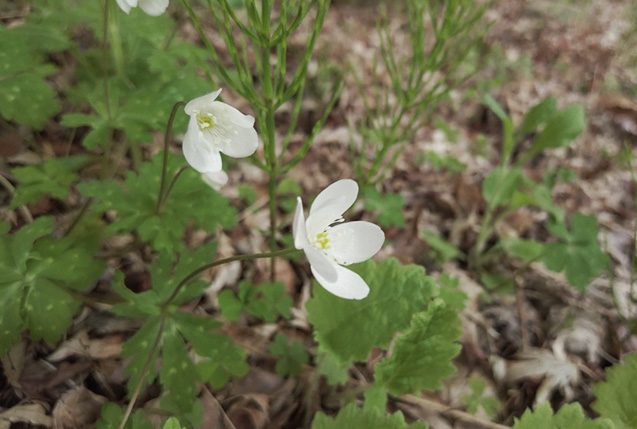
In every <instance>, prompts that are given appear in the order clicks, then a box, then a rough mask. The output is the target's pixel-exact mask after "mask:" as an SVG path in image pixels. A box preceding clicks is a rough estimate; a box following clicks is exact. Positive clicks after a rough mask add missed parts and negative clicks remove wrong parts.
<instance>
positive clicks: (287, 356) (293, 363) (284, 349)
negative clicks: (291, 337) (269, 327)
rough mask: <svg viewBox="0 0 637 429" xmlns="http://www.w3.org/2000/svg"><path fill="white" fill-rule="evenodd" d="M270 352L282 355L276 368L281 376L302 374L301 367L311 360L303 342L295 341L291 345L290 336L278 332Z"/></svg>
mask: <svg viewBox="0 0 637 429" xmlns="http://www.w3.org/2000/svg"><path fill="white" fill-rule="evenodd" d="M270 353H272V354H273V355H274V356H279V357H280V359H279V361H278V362H277V363H276V365H275V368H274V369H275V370H276V373H277V374H279V375H280V376H281V377H286V376H288V375H292V376H296V375H300V374H301V369H302V368H301V367H302V366H303V365H306V364H307V363H308V362H309V356H308V354H307V351H305V347H304V346H303V344H301V343H300V342H298V341H294V342H293V343H292V344H291V345H289V344H288V338H287V337H286V336H285V335H282V334H278V335H277V336H276V337H275V338H274V343H272V345H271V346H270Z"/></svg>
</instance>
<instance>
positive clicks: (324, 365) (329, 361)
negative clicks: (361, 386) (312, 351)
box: [315, 347, 349, 385]
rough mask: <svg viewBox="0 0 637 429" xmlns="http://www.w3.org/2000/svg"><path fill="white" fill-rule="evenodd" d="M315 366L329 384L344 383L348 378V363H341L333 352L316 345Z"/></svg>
mask: <svg viewBox="0 0 637 429" xmlns="http://www.w3.org/2000/svg"><path fill="white" fill-rule="evenodd" d="M315 360H316V367H317V370H318V372H319V374H321V375H322V376H324V377H325V378H326V379H327V382H328V383H329V384H333V385H334V384H345V383H346V382H347V380H348V379H349V377H348V375H347V370H348V368H349V366H348V365H343V364H342V363H341V362H339V360H338V358H337V357H336V356H334V354H333V353H331V352H329V351H327V350H323V349H322V348H321V347H318V349H317V351H316V358H315Z"/></svg>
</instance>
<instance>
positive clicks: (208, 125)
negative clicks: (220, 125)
mask: <svg viewBox="0 0 637 429" xmlns="http://www.w3.org/2000/svg"><path fill="white" fill-rule="evenodd" d="M197 125H199V130H201V131H206V130H208V129H213V128H214V127H215V124H214V123H213V122H212V118H211V117H210V116H204V115H197Z"/></svg>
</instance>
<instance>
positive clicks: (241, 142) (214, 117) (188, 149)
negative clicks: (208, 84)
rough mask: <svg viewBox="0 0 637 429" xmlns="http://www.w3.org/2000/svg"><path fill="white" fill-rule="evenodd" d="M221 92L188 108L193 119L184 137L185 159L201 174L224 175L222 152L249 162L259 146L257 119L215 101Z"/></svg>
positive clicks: (186, 108) (201, 98)
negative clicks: (255, 123) (218, 173)
mask: <svg viewBox="0 0 637 429" xmlns="http://www.w3.org/2000/svg"><path fill="white" fill-rule="evenodd" d="M220 92H221V89H218V90H217V91H215V92H212V93H210V94H208V95H204V96H203V97H199V98H195V99H194V100H192V101H191V102H189V103H188V104H186V107H185V108H184V110H185V112H186V113H187V114H188V115H190V122H189V123H188V131H187V132H186V135H185V136H184V145H183V151H184V156H185V157H186V161H188V163H189V164H190V165H191V166H192V167H193V168H194V169H195V170H197V171H199V172H200V173H209V172H214V171H221V152H223V153H225V154H226V155H228V156H230V157H232V158H245V157H247V156H250V155H252V154H253V153H254V152H255V151H256V150H257V146H258V145H259V138H258V137H257V132H256V130H255V129H254V118H253V117H252V116H250V115H244V114H243V113H241V112H239V111H238V110H237V109H235V108H234V107H232V106H229V105H227V104H226V103H222V102H221V101H215V100H216V99H217V97H218V96H219V93H220Z"/></svg>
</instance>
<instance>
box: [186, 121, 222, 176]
mask: <svg viewBox="0 0 637 429" xmlns="http://www.w3.org/2000/svg"><path fill="white" fill-rule="evenodd" d="M182 150H183V151H184V156H185V157H186V161H188V164H190V165H191V166H192V168H194V169H195V170H197V171H198V172H200V173H209V172H216V171H221V155H220V154H219V152H218V151H217V150H216V149H215V147H214V145H212V144H210V142H208V141H206V139H205V136H204V134H203V133H202V132H201V131H199V127H198V126H197V119H196V118H195V117H194V116H192V117H191V118H190V122H189V123H188V131H186V135H185V136H184V144H183V146H182Z"/></svg>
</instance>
